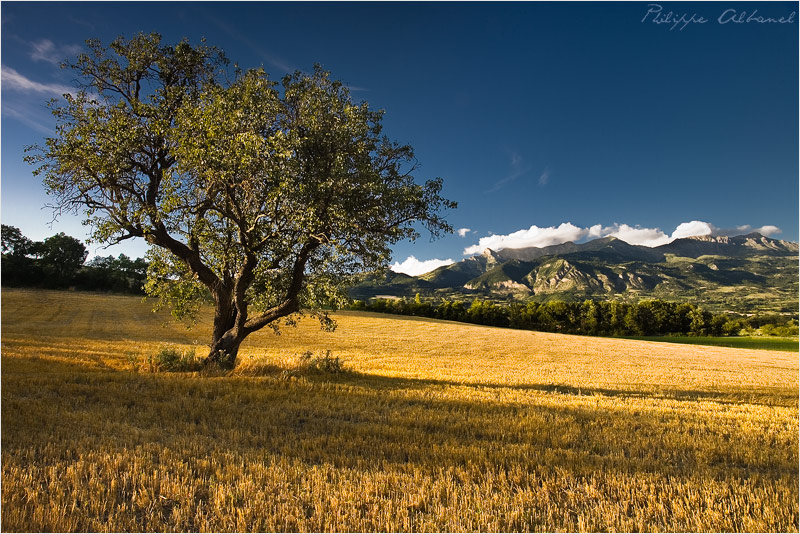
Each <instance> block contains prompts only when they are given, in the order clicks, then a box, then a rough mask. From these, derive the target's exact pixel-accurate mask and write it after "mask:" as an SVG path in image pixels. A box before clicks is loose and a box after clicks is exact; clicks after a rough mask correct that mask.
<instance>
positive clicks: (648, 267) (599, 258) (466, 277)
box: [350, 233, 798, 314]
mask: <svg viewBox="0 0 800 534" xmlns="http://www.w3.org/2000/svg"><path fill="white" fill-rule="evenodd" d="M417 293H419V294H421V295H423V296H427V297H441V298H461V299H464V298H475V297H479V298H487V299H492V300H522V301H526V300H538V301H547V300H553V299H558V300H565V301H574V300H584V299H587V298H590V299H600V300H611V299H616V300H626V301H637V300H642V299H647V298H659V299H664V300H672V301H687V302H693V303H695V304H701V305H704V306H706V307H708V308H709V309H711V310H714V311H733V312H738V313H744V314H750V313H763V312H775V313H784V314H796V313H797V312H798V245H797V243H793V242H790V241H781V240H777V239H771V238H768V237H765V236H763V235H761V234H758V233H752V234H747V235H741V236H734V237H729V236H699V237H687V238H682V239H676V240H674V241H672V242H671V243H669V244H666V245H662V246H659V247H653V248H650V247H644V246H638V245H630V244H628V243H626V242H625V241H622V240H620V239H617V238H614V237H605V238H602V239H596V240H594V241H589V242H587V243H580V244H578V243H572V242H567V243H563V244H559V245H553V246H549V247H542V248H539V247H530V248H518V249H502V250H491V249H486V250H484V251H483V253H482V254H479V255H475V256H472V257H469V258H466V259H464V260H462V261H460V262H457V263H453V264H450V265H446V266H443V267H439V268H438V269H435V270H433V271H430V272H428V273H425V274H422V275H420V276H409V275H406V274H403V273H395V272H389V273H388V274H387V275H386V276H385V277H383V278H380V279H376V278H371V279H368V280H365V281H363V282H362V283H360V284H358V285H356V286H355V287H353V288H352V289H351V291H350V295H351V297H353V298H357V299H362V300H363V299H368V298H372V297H380V296H383V297H408V296H414V295H415V294H417Z"/></svg>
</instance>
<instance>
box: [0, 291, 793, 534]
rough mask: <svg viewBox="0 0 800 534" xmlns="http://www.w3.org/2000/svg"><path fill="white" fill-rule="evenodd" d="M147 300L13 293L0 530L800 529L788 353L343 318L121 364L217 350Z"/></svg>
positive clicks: (204, 328) (5, 345)
mask: <svg viewBox="0 0 800 534" xmlns="http://www.w3.org/2000/svg"><path fill="white" fill-rule="evenodd" d="M150 307H151V305H150V304H149V303H143V302H142V301H141V299H140V298H137V297H122V296H104V295H93V294H79V293H69V292H45V291H24V290H3V292H2V512H1V513H2V529H3V530H4V531H20V530H25V531H201V530H202V531H665V530H667V531H795V532H796V531H797V530H798V355H797V354H796V353H786V352H771V351H754V350H742V349H728V348H721V347H699V346H689V345H675V344H663V343H650V342H644V341H627V340H613V339H602V338H588V337H578V336H562V335H557V334H545V333H537V332H527V331H514V330H504V329H497V328H488V327H479V326H470V325H463V324H457V323H448V322H444V321H433V320H427V319H425V320H422V319H419V320H418V319H415V318H407V317H404V318H399V317H393V316H386V315H372V314H364V313H348V312H344V313H340V314H338V315H337V320H338V323H339V328H338V330H337V331H336V332H335V333H333V334H330V333H325V332H322V331H320V330H319V325H318V323H315V322H314V321H312V320H304V321H301V323H300V325H299V326H298V327H297V328H287V329H285V330H284V331H283V334H282V335H281V336H275V335H274V334H272V333H271V331H269V330H267V331H263V332H260V333H257V334H255V335H254V336H252V337H251V338H250V339H249V340H248V341H247V342H246V343H245V346H244V347H243V350H242V353H241V355H242V358H241V361H240V365H239V368H238V369H237V370H236V371H234V373H233V374H230V375H223V374H219V373H217V374H211V373H208V374H180V373H144V372H134V371H132V370H131V369H132V365H131V358H132V357H134V356H135V355H137V354H138V355H146V354H152V353H155V352H156V351H158V350H159V348H160V347H162V346H163V345H164V344H170V345H175V346H179V347H180V348H182V349H189V348H191V346H192V344H194V343H195V342H197V343H199V346H198V347H197V352H198V355H203V354H204V350H205V349H204V347H203V343H206V342H207V339H208V337H209V335H208V334H209V330H210V325H209V319H208V316H206V317H205V319H204V320H203V321H201V322H200V324H198V325H197V326H196V327H195V328H194V329H192V330H187V329H186V328H185V327H184V326H182V325H181V324H180V323H174V322H168V316H167V315H164V314H159V315H156V314H152V313H150V311H149V310H150ZM165 323H166V325H167V326H163V325H164V324H165ZM307 350H311V351H314V352H316V353H321V352H323V351H326V350H330V351H331V352H332V355H333V356H336V357H339V358H343V359H344V360H345V364H346V366H347V367H348V369H349V372H348V373H345V374H325V373H319V374H302V373H300V374H299V376H294V375H297V374H298V373H283V372H280V369H282V368H290V369H291V368H292V365H293V362H295V361H297V355H299V354H301V353H303V352H305V351H307Z"/></svg>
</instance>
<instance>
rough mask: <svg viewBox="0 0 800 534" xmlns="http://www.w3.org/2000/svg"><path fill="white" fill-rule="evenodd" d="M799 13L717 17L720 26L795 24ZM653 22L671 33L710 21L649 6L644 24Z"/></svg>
mask: <svg viewBox="0 0 800 534" xmlns="http://www.w3.org/2000/svg"><path fill="white" fill-rule="evenodd" d="M796 16H797V12H795V11H792V12H791V13H790V14H789V15H787V16H782V17H779V18H775V17H767V16H763V15H761V14H759V13H758V9H754V10H753V12H752V13H749V12H748V11H747V10H741V11H740V10H738V9H726V10H725V11H723V12H722V13H721V14H720V15H719V17H717V23H718V24H794V23H795V17H796ZM648 20H649V22H651V23H652V24H658V25H661V24H667V25H669V31H672V30H674V29H675V28H678V31H683V30H684V29H685V28H686V27H687V26H688V25H689V24H707V23H708V22H709V19H707V18H706V17H704V16H702V15H698V14H697V13H692V14H689V13H675V12H673V11H666V12H665V11H664V8H662V7H661V5H660V4H647V13H645V14H644V17H642V22H648Z"/></svg>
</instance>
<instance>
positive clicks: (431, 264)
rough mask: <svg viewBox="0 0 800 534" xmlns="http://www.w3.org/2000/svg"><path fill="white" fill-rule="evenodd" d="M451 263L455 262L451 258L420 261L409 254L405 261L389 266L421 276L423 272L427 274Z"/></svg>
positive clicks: (395, 269) (399, 271) (398, 271)
mask: <svg viewBox="0 0 800 534" xmlns="http://www.w3.org/2000/svg"><path fill="white" fill-rule="evenodd" d="M451 263H455V262H454V261H453V260H451V259H450V258H448V259H446V260H440V259H433V260H424V261H420V260H418V259H417V258H415V257H414V256H409V257H408V258H406V259H405V260H404V261H403V262H395V263H394V265H392V266H390V267H389V268H390V269H391V270H393V271H394V272H396V273H405V274H408V275H411V276H419V275H421V274H425V273H427V272H430V271H432V270H434V269H437V268H439V267H441V266H443V265H450V264H451Z"/></svg>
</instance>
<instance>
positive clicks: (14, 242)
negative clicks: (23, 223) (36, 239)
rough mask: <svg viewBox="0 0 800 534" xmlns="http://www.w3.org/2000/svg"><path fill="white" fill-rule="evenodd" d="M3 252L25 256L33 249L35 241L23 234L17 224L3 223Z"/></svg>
mask: <svg viewBox="0 0 800 534" xmlns="http://www.w3.org/2000/svg"><path fill="white" fill-rule="evenodd" d="M2 243H3V245H2V247H3V254H4V255H5V254H8V255H11V256H17V257H19V256H25V255H26V254H28V253H29V252H30V251H31V247H32V246H33V242H32V241H31V240H30V239H28V238H27V237H25V236H24V235H22V232H21V231H20V229H19V228H17V227H16V226H9V225H6V224H4V225H2Z"/></svg>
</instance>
